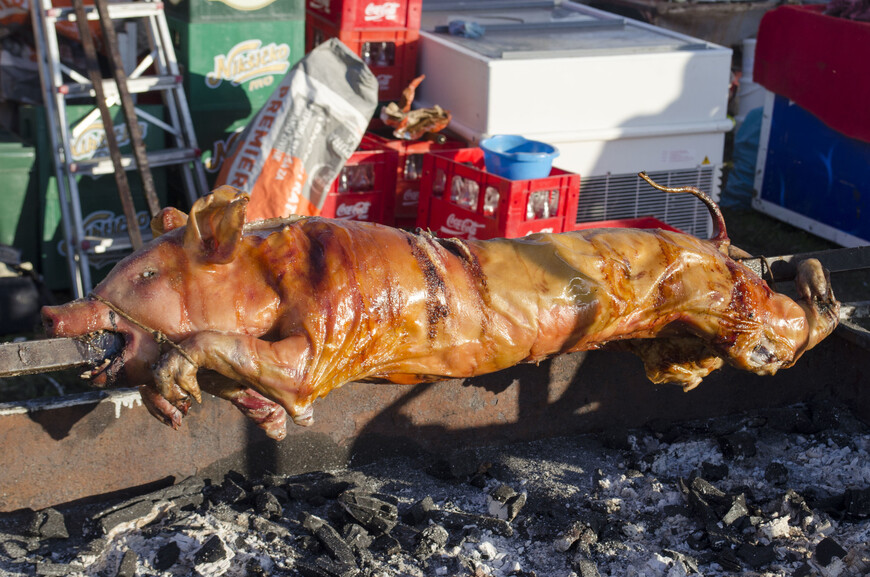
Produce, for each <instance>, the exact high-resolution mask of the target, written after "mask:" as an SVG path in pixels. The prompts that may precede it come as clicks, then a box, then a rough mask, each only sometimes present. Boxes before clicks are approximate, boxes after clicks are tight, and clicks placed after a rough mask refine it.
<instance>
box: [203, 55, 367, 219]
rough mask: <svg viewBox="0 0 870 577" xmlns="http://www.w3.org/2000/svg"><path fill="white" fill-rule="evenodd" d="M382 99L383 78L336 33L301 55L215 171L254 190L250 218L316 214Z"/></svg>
mask: <svg viewBox="0 0 870 577" xmlns="http://www.w3.org/2000/svg"><path fill="white" fill-rule="evenodd" d="M377 104H378V81H377V78H376V77H375V75H374V74H372V72H371V71H370V70H369V69H368V67H367V66H366V65H365V63H363V61H362V60H361V59H360V58H359V57H358V56H357V55H356V54H354V53H353V52H351V50H350V49H349V48H348V47H347V46H345V45H344V44H342V43H341V42H340V41H339V40H338V39H335V38H333V39H331V40H328V41H326V42H324V43H323V44H321V45H320V46H318V47H317V48H315V49H314V50H312V51H311V52H310V53H309V54H308V55H307V56H305V58H303V59H302V60H300V61H299V62H298V63H297V64H296V65H295V66H294V67H293V68H292V69H291V70H290V71H289V72H288V73H287V75H286V76H285V77H284V79H283V80H282V81H281V82H280V83H279V84H278V86H277V88H276V89H275V91H274V92H273V93H272V96H271V97H270V98H269V101H268V102H266V104H265V105H264V106H263V108H262V109H260V111H259V112H258V113H257V115H256V116H255V117H254V119H253V120H252V121H251V122H250V123H249V124H248V126H247V127H246V128H245V130H244V132H242V135H241V137H239V138H238V139H236V142H235V143H234V145H233V147H232V149H231V150H230V153H229V156H228V158H227V160H226V161H225V162H224V164H223V167H222V168H221V171H220V173H219V174H218V178H217V182H216V186H220V185H224V184H228V185H230V186H234V187H235V188H238V189H240V190H242V191H244V192H248V193H250V194H251V201H250V203H249V205H248V211H247V214H248V217H247V218H248V220H249V221H253V220H261V219H265V218H275V217H286V216H290V215H292V214H298V215H308V216H316V215H318V214H320V211H321V209H322V208H323V203H324V200H325V199H326V193H327V192H328V191H329V187H330V185H331V184H332V182H333V181H334V180H335V178H336V177H337V176H338V174H339V172H340V171H341V169H342V167H344V164H345V162H346V161H347V159H348V158H349V157H350V155H351V154H353V152H354V150H356V148H357V147H358V146H359V143H360V141H361V140H362V137H363V134H364V133H365V131H366V128H367V127H368V124H369V121H370V120H371V117H372V115H373V114H374V111H375V108H376V107H377Z"/></svg>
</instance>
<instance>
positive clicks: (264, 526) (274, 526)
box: [251, 515, 293, 541]
mask: <svg viewBox="0 0 870 577" xmlns="http://www.w3.org/2000/svg"><path fill="white" fill-rule="evenodd" d="M251 528H253V529H254V531H256V532H258V533H260V534H265V533H274V534H275V536H276V538H278V539H281V540H282V541H289V540H290V539H292V538H293V534H292V533H291V532H290V531H288V530H287V528H286V527H284V526H283V525H279V524H278V523H275V522H273V521H269V520H268V519H264V518H262V517H258V516H256V515H252V516H251Z"/></svg>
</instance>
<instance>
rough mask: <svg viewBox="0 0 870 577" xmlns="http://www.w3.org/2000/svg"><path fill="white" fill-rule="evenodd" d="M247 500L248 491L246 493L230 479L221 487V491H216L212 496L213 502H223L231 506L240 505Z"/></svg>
mask: <svg viewBox="0 0 870 577" xmlns="http://www.w3.org/2000/svg"><path fill="white" fill-rule="evenodd" d="M247 498H248V493H247V491H245V490H244V489H243V488H242V487H241V486H239V485H238V484H237V483H236V482H235V481H233V480H232V479H231V478H229V477H228V478H227V479H225V480H224V483H223V485H221V486H220V489H218V490H217V491H214V492H213V493H212V495H211V499H212V501H213V502H222V503H229V504H235V503H240V502H242V501H244V500H245V499H247Z"/></svg>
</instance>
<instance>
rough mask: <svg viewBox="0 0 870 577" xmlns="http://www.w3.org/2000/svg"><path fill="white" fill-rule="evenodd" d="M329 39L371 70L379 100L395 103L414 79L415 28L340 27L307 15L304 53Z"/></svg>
mask: <svg viewBox="0 0 870 577" xmlns="http://www.w3.org/2000/svg"><path fill="white" fill-rule="evenodd" d="M330 38H338V39H339V40H341V41H342V42H344V43H345V44H346V45H347V46H348V47H349V48H350V49H351V50H353V51H354V52H355V53H356V54H357V55H359V57H360V58H362V59H363V61H364V62H365V63H366V65H367V66H368V67H369V68H370V69H371V71H372V73H373V74H374V75H375V76H376V77H377V79H378V88H379V91H378V99H379V100H398V99H399V98H400V97H401V95H402V90H404V89H405V87H406V86H407V85H408V84H409V83H410V82H411V81H412V80H413V79H414V78H415V77H416V76H417V47H418V45H419V40H420V31H419V30H418V29H414V28H393V29H362V28H353V29H347V28H339V27H338V26H336V25H335V24H333V23H332V22H329V21H327V20H324V19H323V18H319V17H317V16H312V15H310V14H309V15H308V17H307V18H306V19H305V52H306V53H307V52H311V51H312V50H313V49H314V47H315V46H317V45H318V44H320V43H322V42H324V41H326V40H329V39H330Z"/></svg>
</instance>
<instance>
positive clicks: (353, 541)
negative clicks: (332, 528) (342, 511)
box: [342, 523, 373, 554]
mask: <svg viewBox="0 0 870 577" xmlns="http://www.w3.org/2000/svg"><path fill="white" fill-rule="evenodd" d="M342 538H343V539H344V541H345V543H347V544H348V545H350V548H351V549H352V550H353V551H354V552H355V553H357V554H358V553H359V552H360V551H363V550H366V549H368V548H369V547H370V546H371V544H372V541H373V539H372V536H371V535H370V534H369V532H368V531H366V530H365V529H364V528H363V527H361V526H360V525H357V524H356V523H348V524H347V525H345V526H344V529H343V530H342Z"/></svg>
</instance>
